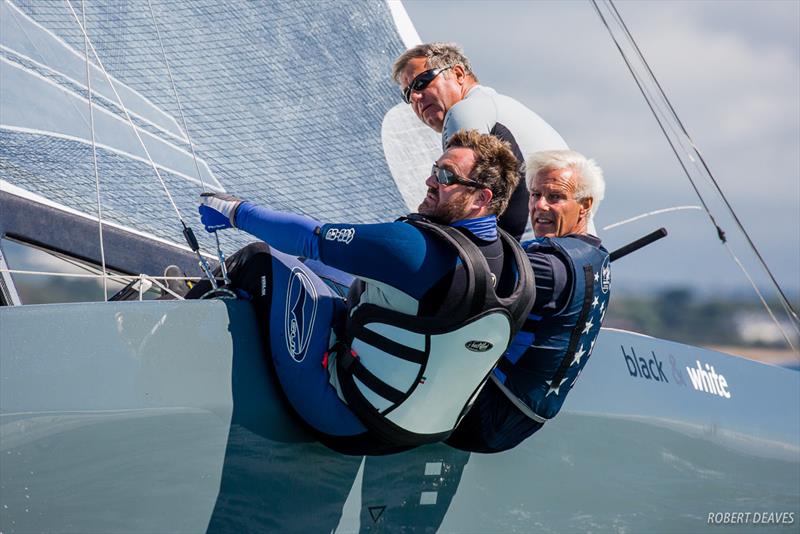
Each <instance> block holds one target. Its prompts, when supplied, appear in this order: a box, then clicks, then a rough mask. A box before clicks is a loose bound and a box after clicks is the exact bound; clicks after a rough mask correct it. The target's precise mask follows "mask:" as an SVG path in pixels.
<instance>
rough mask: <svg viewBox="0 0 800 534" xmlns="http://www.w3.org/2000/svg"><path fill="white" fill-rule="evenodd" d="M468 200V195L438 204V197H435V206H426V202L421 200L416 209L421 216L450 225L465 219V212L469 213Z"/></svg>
mask: <svg viewBox="0 0 800 534" xmlns="http://www.w3.org/2000/svg"><path fill="white" fill-rule="evenodd" d="M434 194H435V193H434ZM470 200H471V199H470V197H469V195H461V196H458V197H454V198H452V200H451V201H450V202H447V203H440V202H439V196H438V195H436V204H435V205H433V206H427V205H426V202H425V201H424V200H423V201H422V203H421V204H420V205H419V207H418V208H417V211H418V212H419V213H420V214H421V215H425V216H426V217H429V218H431V219H435V220H436V221H438V222H441V223H444V224H450V223H454V222H456V221H460V220H461V219H464V218H466V216H467V212H468V211H469V210H468V206H469V204H470Z"/></svg>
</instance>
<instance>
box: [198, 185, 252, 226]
mask: <svg viewBox="0 0 800 534" xmlns="http://www.w3.org/2000/svg"><path fill="white" fill-rule="evenodd" d="M242 202H243V201H242V200H240V199H238V198H236V197H234V196H231V195H226V194H225V193H201V194H200V206H199V207H198V211H199V212H200V222H202V223H203V226H205V228H206V232H209V233H211V232H216V231H217V230H224V229H225V228H233V227H235V226H236V225H235V224H234V223H235V221H236V209H237V208H238V207H239V205H240V204H241V203H242Z"/></svg>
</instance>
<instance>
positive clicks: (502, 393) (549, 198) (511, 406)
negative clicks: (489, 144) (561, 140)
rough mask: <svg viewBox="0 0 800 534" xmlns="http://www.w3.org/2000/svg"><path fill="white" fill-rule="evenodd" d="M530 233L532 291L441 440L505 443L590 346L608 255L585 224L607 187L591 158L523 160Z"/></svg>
mask: <svg viewBox="0 0 800 534" xmlns="http://www.w3.org/2000/svg"><path fill="white" fill-rule="evenodd" d="M527 180H528V188H529V189H530V201H529V209H530V217H531V224H532V225H533V231H534V234H535V236H536V239H534V240H532V241H527V242H524V243H522V247H523V248H524V249H525V251H526V252H527V255H528V258H529V259H530V263H531V266H532V267H533V272H534V275H535V278H536V300H535V302H534V305H533V309H532V310H531V312H530V314H529V315H528V318H527V320H526V321H525V324H524V325H523V327H522V329H521V331H520V332H519V333H518V334H517V336H516V337H515V338H514V340H513V342H512V344H511V347H510V348H509V350H508V352H507V353H506V354H505V355H504V356H503V357H502V358H501V359H500V361H499V363H498V365H497V368H496V369H495V370H494V371H493V373H492V376H491V379H490V381H489V382H488V383H487V385H486V387H485V388H483V390H482V391H481V392H480V395H479V396H478V398H477V400H476V402H475V404H474V405H473V406H472V408H471V409H470V411H469V413H468V414H467V415H466V417H464V419H463V420H462V422H461V424H460V425H459V427H458V428H457V429H456V431H455V432H454V433H453V434H452V435H451V436H450V438H449V439H448V441H447V443H448V444H450V445H453V446H454V447H457V448H460V449H464V450H469V451H474V452H485V453H491V452H499V451H504V450H507V449H510V448H512V447H514V446H516V445H517V444H518V443H520V442H521V441H523V440H524V439H525V438H527V437H528V436H530V435H531V434H533V433H534V432H536V431H537V430H539V429H540V428H541V427H542V425H543V424H544V423H545V422H546V421H548V420H549V419H552V418H553V417H554V416H555V415H556V414H557V413H558V411H559V410H560V409H561V405H562V404H563V403H564V399H565V398H566V396H567V394H568V393H569V391H570V390H571V388H572V387H573V386H574V384H575V382H576V381H577V379H578V375H579V374H580V372H581V370H582V369H583V367H584V365H586V361H587V360H588V359H589V355H590V354H591V352H592V348H593V347H594V343H595V340H596V339H597V334H598V333H599V332H600V325H601V323H602V322H603V318H604V317H605V313H606V310H607V309H608V298H609V285H610V281H611V280H610V269H609V256H608V252H607V251H606V249H605V248H603V247H602V246H601V244H600V239H598V238H597V237H595V236H593V235H591V234H590V233H588V232H587V225H588V223H589V221H590V220H591V219H592V217H593V216H594V214H595V213H596V212H597V208H598V206H599V204H600V201H601V200H602V199H603V196H604V194H605V182H604V181H603V173H602V171H601V170H600V168H599V167H598V166H597V165H596V164H595V162H594V161H593V160H587V159H586V158H585V157H584V156H582V155H581V154H579V153H577V152H574V151H571V150H554V151H545V152H537V153H535V154H533V155H531V156H530V157H529V159H528V162H527Z"/></svg>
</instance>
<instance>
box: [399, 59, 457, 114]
mask: <svg viewBox="0 0 800 534" xmlns="http://www.w3.org/2000/svg"><path fill="white" fill-rule="evenodd" d="M452 68H453V66H452V65H451V66H449V67H442V68H439V69H430V70H426V71H425V72H420V73H419V74H417V76H416V77H415V78H414V79H413V80H411V83H410V84H408V87H406V88H405V89H403V91H402V92H403V102H405V103H406V104H410V103H411V91H417V92H419V91H423V90H424V89H425V88H426V87H428V86H429V85H430V84H431V82H432V81H433V80H434V79H435V78H436V77H437V76H438V75H439V74H441V73H443V72H444V71H446V70H447V69H452Z"/></svg>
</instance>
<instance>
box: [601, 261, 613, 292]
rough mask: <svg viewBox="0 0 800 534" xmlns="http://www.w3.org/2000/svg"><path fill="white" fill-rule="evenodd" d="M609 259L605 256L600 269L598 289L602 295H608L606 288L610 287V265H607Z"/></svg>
mask: <svg viewBox="0 0 800 534" xmlns="http://www.w3.org/2000/svg"><path fill="white" fill-rule="evenodd" d="M609 262H610V260H609V257H608V256H606V259H605V261H603V268H602V269H600V289H601V290H602V291H603V293H604V294H605V293H608V288H609V287H611V265H610V264H609Z"/></svg>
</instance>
